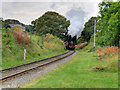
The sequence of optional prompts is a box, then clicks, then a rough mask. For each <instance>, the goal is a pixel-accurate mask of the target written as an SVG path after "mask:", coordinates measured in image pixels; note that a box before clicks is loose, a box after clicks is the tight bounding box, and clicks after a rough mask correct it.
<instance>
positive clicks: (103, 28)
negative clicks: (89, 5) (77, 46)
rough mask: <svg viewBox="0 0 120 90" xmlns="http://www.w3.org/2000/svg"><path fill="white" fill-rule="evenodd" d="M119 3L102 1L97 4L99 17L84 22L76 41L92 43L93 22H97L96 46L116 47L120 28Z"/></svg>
mask: <svg viewBox="0 0 120 90" xmlns="http://www.w3.org/2000/svg"><path fill="white" fill-rule="evenodd" d="M119 8H120V2H110V1H108V0H104V1H103V2H101V3H99V16H97V17H92V18H90V19H89V20H88V22H86V24H85V27H84V29H83V31H82V34H81V37H80V38H79V40H78V41H80V40H82V41H89V40H90V39H91V41H93V37H94V36H93V31H94V20H95V19H96V20H97V25H96V30H100V32H96V44H98V45H100V46H114V45H115V46H117V45H118V44H119V43H118V41H119V40H118V39H119V37H118V36H119V27H120V9H119Z"/></svg>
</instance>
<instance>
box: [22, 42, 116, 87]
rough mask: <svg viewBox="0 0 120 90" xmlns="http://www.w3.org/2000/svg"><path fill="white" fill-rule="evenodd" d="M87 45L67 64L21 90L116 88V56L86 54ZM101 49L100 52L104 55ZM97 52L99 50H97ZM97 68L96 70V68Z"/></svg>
mask: <svg viewBox="0 0 120 90" xmlns="http://www.w3.org/2000/svg"><path fill="white" fill-rule="evenodd" d="M91 46H92V44H89V45H88V46H87V47H86V48H84V50H78V53H77V55H76V56H75V57H74V58H72V59H71V60H70V61H69V62H68V63H65V64H63V65H59V67H58V68H55V69H54V70H52V71H50V72H49V73H48V74H46V75H43V76H41V77H39V78H37V79H36V80H34V81H32V82H30V83H27V84H24V85H20V87H21V88H23V87H24V88H117V87H118V62H117V59H118V58H117V54H116V55H111V56H108V54H107V55H106V57H104V58H102V59H101V56H100V57H99V55H100V53H98V51H93V52H88V49H89V48H90V47H91ZM104 49H105V48H103V49H102V50H101V51H102V52H103V53H104ZM98 50H99V49H98ZM96 67H97V68H96Z"/></svg>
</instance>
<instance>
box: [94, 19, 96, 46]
mask: <svg viewBox="0 0 120 90" xmlns="http://www.w3.org/2000/svg"><path fill="white" fill-rule="evenodd" d="M95 32H96V19H95V22H94V48H95Z"/></svg>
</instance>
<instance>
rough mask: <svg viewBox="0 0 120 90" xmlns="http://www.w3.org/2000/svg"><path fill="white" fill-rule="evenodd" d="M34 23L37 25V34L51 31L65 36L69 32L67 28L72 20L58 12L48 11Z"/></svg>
mask: <svg viewBox="0 0 120 90" xmlns="http://www.w3.org/2000/svg"><path fill="white" fill-rule="evenodd" d="M32 24H33V25H35V30H36V34H37V35H44V34H47V33H50V34H53V35H54V36H57V37H60V38H64V35H65V33H67V32H68V29H67V28H68V26H69V25H70V21H69V20H67V19H66V18H65V17H64V16H62V15H60V14H58V13H56V12H52V11H48V12H46V13H45V14H44V15H42V16H41V17H39V18H38V19H36V20H35V21H32Z"/></svg>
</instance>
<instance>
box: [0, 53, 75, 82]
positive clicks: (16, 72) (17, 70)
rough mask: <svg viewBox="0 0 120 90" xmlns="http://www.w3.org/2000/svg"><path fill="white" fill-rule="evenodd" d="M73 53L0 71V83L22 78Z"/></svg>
mask: <svg viewBox="0 0 120 90" xmlns="http://www.w3.org/2000/svg"><path fill="white" fill-rule="evenodd" d="M73 53H75V51H68V52H67V53H64V54H61V55H57V56H53V57H50V58H46V59H41V60H38V61H34V62H30V63H27V64H22V65H18V66H15V67H11V68H7V69H3V70H0V74H1V75H2V78H0V83H1V82H5V81H8V80H11V79H13V78H15V77H18V76H22V75H24V74H26V73H29V72H31V71H33V70H37V69H39V68H40V67H43V66H46V65H48V64H50V63H53V62H56V61H58V60H61V59H64V58H66V57H68V56H70V55H72V54H73Z"/></svg>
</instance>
